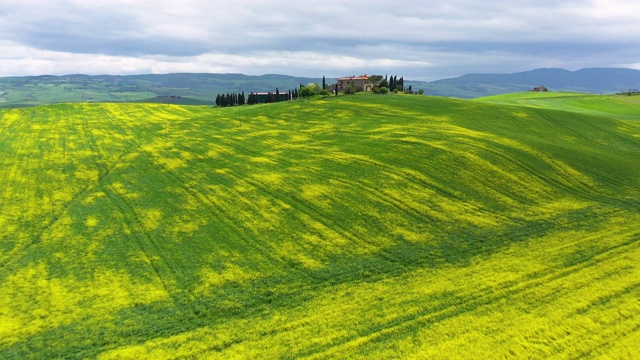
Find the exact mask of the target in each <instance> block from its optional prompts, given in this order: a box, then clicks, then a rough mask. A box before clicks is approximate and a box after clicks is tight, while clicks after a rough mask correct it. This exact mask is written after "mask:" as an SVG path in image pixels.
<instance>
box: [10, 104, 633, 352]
mask: <svg viewBox="0 0 640 360" xmlns="http://www.w3.org/2000/svg"><path fill="white" fill-rule="evenodd" d="M0 134H2V136H1V137H0V149H1V152H0V179H1V181H0V228H2V229H3V231H2V232H1V233H0V357H1V358H9V359H10V358H29V357H36V358H56V357H99V358H105V359H109V358H136V359H139V358H154V359H157V358H167V357H180V356H181V357H212V358H230V357H234V356H235V357H242V358H256V357H262V358H264V357H270V358H279V357H309V358H327V357H333V358H391V357H406V358H411V357H415V358H426V357H430V356H431V357H443V356H446V357H451V358H472V357H491V358H496V357H511V356H518V357H551V356H553V357H585V356H586V357H596V356H598V355H603V354H609V355H613V356H614V357H631V356H632V355H633V354H634V352H635V345H636V344H637V343H638V341H640V316H639V315H638V314H640V303H638V298H639V297H640V265H639V263H638V259H640V230H639V229H638V227H637V224H638V223H640V200H639V199H640V157H639V156H638V154H640V123H639V122H637V121H634V120H616V119H614V118H612V117H605V116H593V115H587V114H577V113H570V112H563V111H557V110H549V109H539V108H528V107H514V106H503V105H494V104H483V103H479V102H471V101H462V100H451V99H442V98H431V97H418V96H391V95H390V96H352V97H338V98H328V99H319V100H315V101H296V102H289V103H277V104H270V105H255V106H244V107H235V108H224V109H216V108H211V107H195V106H191V107H190V106H177V105H162V104H60V105H49V106H45V107H34V108H23V109H13V110H0Z"/></svg>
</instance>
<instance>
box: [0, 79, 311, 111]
mask: <svg viewBox="0 0 640 360" xmlns="http://www.w3.org/2000/svg"><path fill="white" fill-rule="evenodd" d="M310 82H315V83H321V82H322V79H321V78H320V79H313V78H304V77H293V76H286V75H275V74H270V75H260V76H249V75H242V74H197V73H177V74H158V75H123V76H120V75H82V74H76V75H64V76H52V75H43V76H26V77H6V78H0V107H23V106H29V105H44V104H51V103H64V102H105V101H106V102H161V103H178V104H183V105H204V104H209V105H215V98H216V96H217V95H218V94H219V93H220V94H222V93H229V92H242V91H244V92H246V93H249V92H252V91H275V89H276V88H279V89H280V90H284V91H286V90H288V89H293V88H297V87H298V86H300V84H304V85H306V84H308V83H310ZM178 97H179V98H178Z"/></svg>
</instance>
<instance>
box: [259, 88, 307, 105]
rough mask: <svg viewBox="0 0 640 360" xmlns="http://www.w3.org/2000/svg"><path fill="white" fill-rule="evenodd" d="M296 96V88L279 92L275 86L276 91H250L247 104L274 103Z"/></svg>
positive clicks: (295, 97)
mask: <svg viewBox="0 0 640 360" xmlns="http://www.w3.org/2000/svg"><path fill="white" fill-rule="evenodd" d="M297 98H298V90H297V89H293V90H288V91H287V92H284V93H281V92H280V90H278V88H276V92H268V93H251V94H249V99H248V100H247V104H249V105H254V104H261V103H266V104H270V103H275V102H279V101H288V100H293V99H297Z"/></svg>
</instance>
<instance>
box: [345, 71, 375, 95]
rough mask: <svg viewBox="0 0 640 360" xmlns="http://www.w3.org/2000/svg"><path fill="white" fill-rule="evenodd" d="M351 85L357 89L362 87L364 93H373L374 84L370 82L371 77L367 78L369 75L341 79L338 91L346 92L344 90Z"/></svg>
mask: <svg viewBox="0 0 640 360" xmlns="http://www.w3.org/2000/svg"><path fill="white" fill-rule="evenodd" d="M351 85H354V86H355V87H356V88H357V87H360V88H362V90H363V91H372V90H373V85H374V84H373V82H371V80H369V76H367V74H364V75H360V76H348V77H341V78H340V79H338V91H344V89H346V88H348V87H349V86H351Z"/></svg>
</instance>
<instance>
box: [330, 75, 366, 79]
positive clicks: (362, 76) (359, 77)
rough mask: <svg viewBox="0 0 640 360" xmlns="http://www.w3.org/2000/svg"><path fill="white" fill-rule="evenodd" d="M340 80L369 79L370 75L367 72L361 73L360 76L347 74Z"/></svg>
mask: <svg viewBox="0 0 640 360" xmlns="http://www.w3.org/2000/svg"><path fill="white" fill-rule="evenodd" d="M338 80H369V76H367V74H364V75H360V76H345V77H341V78H340V79H338Z"/></svg>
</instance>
